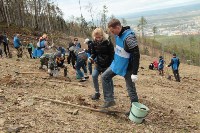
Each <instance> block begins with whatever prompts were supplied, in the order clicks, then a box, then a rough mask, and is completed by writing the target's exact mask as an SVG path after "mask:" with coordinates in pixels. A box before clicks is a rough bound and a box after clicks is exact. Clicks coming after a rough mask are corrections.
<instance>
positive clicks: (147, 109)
mask: <svg viewBox="0 0 200 133" xmlns="http://www.w3.org/2000/svg"><path fill="white" fill-rule="evenodd" d="M134 103H139V104H141V105H143V106H145V110H144V109H141V108H139V107H137V106H136V105H135V104H134ZM133 105H134V106H135V107H136V108H137V109H139V110H140V111H145V112H148V111H149V108H148V107H147V106H146V105H144V104H142V103H140V102H132V106H133Z"/></svg>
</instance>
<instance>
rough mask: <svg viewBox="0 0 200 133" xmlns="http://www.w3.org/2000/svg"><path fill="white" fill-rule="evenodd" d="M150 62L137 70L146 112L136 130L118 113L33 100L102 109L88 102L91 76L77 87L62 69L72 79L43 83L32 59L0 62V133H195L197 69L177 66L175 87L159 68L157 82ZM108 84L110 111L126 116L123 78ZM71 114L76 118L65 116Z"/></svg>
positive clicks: (199, 113)
mask: <svg viewBox="0 0 200 133" xmlns="http://www.w3.org/2000/svg"><path fill="white" fill-rule="evenodd" d="M13 56H15V55H13ZM151 61H152V58H150V57H148V56H142V58H141V65H140V66H142V67H144V69H140V70H139V80H138V81H137V83H136V85H137V91H138V95H139V100H140V102H141V103H143V104H145V105H147V106H148V107H149V108H150V112H149V115H148V116H147V117H146V119H145V122H144V123H143V124H139V125H138V124H134V123H133V122H131V121H130V120H129V119H128V118H127V117H125V115H124V114H116V115H107V114H103V113H98V112H93V111H89V110H86V109H81V108H76V107H71V106H67V105H61V104H54V103H51V102H48V101H43V100H35V99H34V97H35V96H37V97H43V98H48V99H54V100H60V101H62V102H70V103H73V104H79V105H85V106H89V107H98V106H100V105H102V104H103V95H101V99H100V100H99V101H92V100H91V99H90V96H91V95H92V94H93V93H94V89H93V87H92V78H91V76H90V78H89V80H88V81H86V82H84V83H79V82H78V80H76V79H75V71H74V70H73V69H72V68H71V66H68V68H69V76H70V78H71V80H72V82H69V81H65V80H64V79H63V78H62V76H63V74H62V73H60V75H59V77H58V78H49V76H48V74H47V73H46V71H41V70H38V67H39V60H38V59H28V58H26V57H24V58H23V59H20V60H17V59H16V58H15V57H14V58H12V59H7V58H4V59H0V133H5V132H18V131H20V132H22V133H30V132H34V133H64V132H82V133H83V132H84V133H85V132H88V133H91V132H103V133H105V132H110V133H111V132H114V133H116V132H120V133H126V132H127V133H129V132H130V133H131V132H138V133H143V132H144V133H151V132H156V133H160V132H167V133H168V132H169V133H174V132H180V133H182V132H194V133H195V132H196V133H198V132H200V68H199V67H195V66H188V65H184V64H181V66H180V75H181V82H180V83H178V82H175V81H174V78H172V81H170V80H168V79H167V78H166V77H165V76H167V74H171V69H170V68H168V70H166V69H165V71H166V72H167V74H165V76H163V77H162V76H159V75H158V72H157V71H150V70H148V64H149V63H150V62H151ZM61 71H62V70H61ZM16 72H37V73H35V74H16ZM114 84H115V100H116V103H117V105H116V106H115V107H113V108H115V109H118V110H121V111H127V110H128V109H129V106H130V104H129V98H128V96H127V92H126V87H125V82H124V79H123V78H121V77H119V76H116V77H115V78H114ZM100 88H101V87H100ZM101 90H102V88H101ZM76 109H78V110H79V112H78V114H77V115H73V114H70V113H69V111H74V110H76Z"/></svg>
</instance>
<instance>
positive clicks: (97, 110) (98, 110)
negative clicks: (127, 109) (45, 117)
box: [33, 97, 124, 114]
mask: <svg viewBox="0 0 200 133" xmlns="http://www.w3.org/2000/svg"><path fill="white" fill-rule="evenodd" d="M33 98H34V99H38V100H44V101H50V102H52V103H57V104H62V105H69V106H73V107H78V108H83V109H87V110H91V111H95V112H101V113H107V114H114V113H124V112H121V111H110V110H102V109H95V108H91V107H87V106H81V105H77V104H72V103H69V102H68V103H66V102H61V101H59V100H52V99H47V98H42V97H33Z"/></svg>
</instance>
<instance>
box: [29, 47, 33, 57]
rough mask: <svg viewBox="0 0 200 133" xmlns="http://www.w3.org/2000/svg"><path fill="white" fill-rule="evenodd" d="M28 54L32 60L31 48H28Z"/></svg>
mask: <svg viewBox="0 0 200 133" xmlns="http://www.w3.org/2000/svg"><path fill="white" fill-rule="evenodd" d="M28 53H29V55H30V58H33V57H32V48H28Z"/></svg>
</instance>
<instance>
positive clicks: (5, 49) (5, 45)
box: [3, 42, 10, 56]
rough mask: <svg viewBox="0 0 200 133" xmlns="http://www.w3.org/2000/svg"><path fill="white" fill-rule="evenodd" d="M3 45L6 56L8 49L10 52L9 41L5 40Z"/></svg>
mask: <svg viewBox="0 0 200 133" xmlns="http://www.w3.org/2000/svg"><path fill="white" fill-rule="evenodd" d="M3 46H4V53H5V54H6V56H7V51H8V53H10V51H9V47H8V43H5V42H3Z"/></svg>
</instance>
